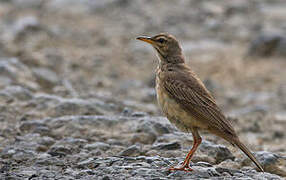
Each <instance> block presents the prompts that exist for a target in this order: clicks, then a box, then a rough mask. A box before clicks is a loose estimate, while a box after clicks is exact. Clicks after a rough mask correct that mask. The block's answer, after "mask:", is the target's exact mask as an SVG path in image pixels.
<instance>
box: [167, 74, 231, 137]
mask: <svg viewBox="0 0 286 180" xmlns="http://www.w3.org/2000/svg"><path fill="white" fill-rule="evenodd" d="M162 84H163V86H164V88H165V90H166V91H167V92H168V94H169V96H171V97H173V98H174V99H175V100H176V102H177V103H179V104H180V105H181V106H182V107H183V108H184V109H185V110H187V111H189V112H191V113H192V114H195V116H196V118H199V119H201V120H202V121H203V122H204V123H207V126H208V127H209V128H210V129H217V130H219V131H220V132H222V133H224V134H225V133H227V134H229V135H235V132H234V129H233V127H232V125H231V124H230V122H229V120H227V119H226V118H225V116H224V115H223V114H222V112H221V110H220V109H219V107H218V106H217V105H216V103H215V100H214V98H213V97H212V96H211V95H210V93H209V92H208V90H207V89H206V88H205V86H204V85H203V83H202V82H201V81H200V80H199V79H198V78H197V77H196V75H195V74H194V73H192V72H191V71H187V72H184V73H183V72H180V71H175V72H174V71H173V73H169V74H168V75H167V76H165V78H164V79H163V81H162Z"/></svg>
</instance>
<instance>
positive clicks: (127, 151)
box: [118, 145, 141, 156]
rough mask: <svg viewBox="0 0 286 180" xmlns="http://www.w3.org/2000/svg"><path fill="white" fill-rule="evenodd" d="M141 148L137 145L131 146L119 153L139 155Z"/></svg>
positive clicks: (120, 154)
mask: <svg viewBox="0 0 286 180" xmlns="http://www.w3.org/2000/svg"><path fill="white" fill-rule="evenodd" d="M140 153H141V152H140V148H139V147H138V146H137V145H132V146H129V147H128V148H127V149H125V150H123V151H121V152H120V153H119V154H118V155H119V156H136V155H139V154H140Z"/></svg>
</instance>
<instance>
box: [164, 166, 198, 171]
mask: <svg viewBox="0 0 286 180" xmlns="http://www.w3.org/2000/svg"><path fill="white" fill-rule="evenodd" d="M169 171H185V172H191V171H193V169H192V168H191V167H190V166H189V165H184V166H181V167H171V168H169Z"/></svg>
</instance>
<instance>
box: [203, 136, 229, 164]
mask: <svg viewBox="0 0 286 180" xmlns="http://www.w3.org/2000/svg"><path fill="white" fill-rule="evenodd" d="M199 149H200V150H201V151H202V152H204V153H207V154H208V155H209V156H212V157H214V159H215V160H216V163H220V162H222V161H224V160H226V159H231V160H234V159H235V157H234V156H233V155H232V153H231V152H230V151H229V149H227V147H225V146H223V145H216V144H213V143H211V142H209V141H203V142H202V144H201V145H200V146H199Z"/></svg>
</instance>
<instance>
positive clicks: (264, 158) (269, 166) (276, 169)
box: [242, 151, 286, 177]
mask: <svg viewBox="0 0 286 180" xmlns="http://www.w3.org/2000/svg"><path fill="white" fill-rule="evenodd" d="M255 157H256V158H257V159H258V161H259V162H260V163H261V165H262V167H263V168H264V170H265V171H266V172H270V173H273V174H277V175H279V176H282V177H285V176H286V170H285V168H286V157H282V156H279V155H277V154H274V153H271V152H266V151H260V152H257V153H255ZM250 163H251V162H250V160H248V159H247V158H245V159H244V160H243V161H242V164H243V165H250ZM281 165H282V166H281ZM283 166H284V167H283Z"/></svg>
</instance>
